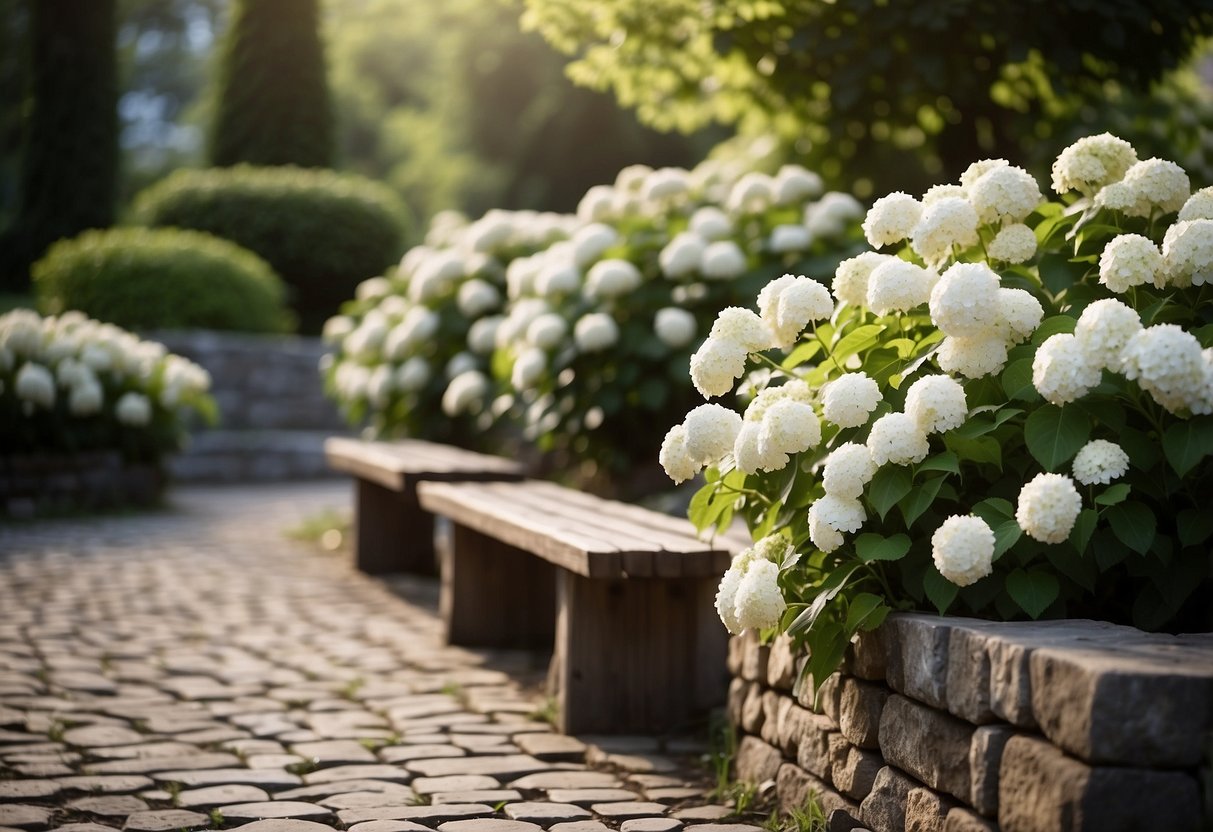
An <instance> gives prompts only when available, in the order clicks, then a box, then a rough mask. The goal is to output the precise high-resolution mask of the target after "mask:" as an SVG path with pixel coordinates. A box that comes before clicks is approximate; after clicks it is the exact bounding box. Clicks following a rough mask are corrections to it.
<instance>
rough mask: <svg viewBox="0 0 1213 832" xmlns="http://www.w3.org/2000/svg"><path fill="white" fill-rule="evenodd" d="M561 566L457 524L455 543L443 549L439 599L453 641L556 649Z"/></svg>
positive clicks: (491, 645)
mask: <svg viewBox="0 0 1213 832" xmlns="http://www.w3.org/2000/svg"><path fill="white" fill-rule="evenodd" d="M456 552H457V553H458V556H456V555H455V553H456ZM557 571H558V570H557V569H556V567H554V566H552V565H551V564H550V563H547V562H546V561H543V560H540V559H539V558H537V557H535V556H534V555H531V554H530V553H528V552H524V551H522V550H521V549H516V548H514V547H513V546H510V545H507V544H505V543H502V542H501V541H499V540H497V539H495V538H492V537H488V536H487V535H483V534H481V533H480V532H478V531H476V530H474V529H469V528H468V527H466V526H461V525H459V524H458V523H455V524H452V528H451V545H450V546H449V547H447V548H446V549H445V550H444V551H443V553H442V594H441V596H440V602H439V603H440V607H441V611H442V620H443V622H444V623H445V625H446V632H447V641H448V642H449V643H450V644H458V645H462V646H464V647H542V648H545V649H547V648H550V647H551V645H552V638H553V635H554V633H555V629H556V627H555V617H556V572H557Z"/></svg>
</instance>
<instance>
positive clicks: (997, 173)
mask: <svg viewBox="0 0 1213 832" xmlns="http://www.w3.org/2000/svg"><path fill="white" fill-rule="evenodd" d="M997 161H1000V162H1001V161H1003V160H1002V159H999V160H997ZM961 183H962V184H963V183H964V178H963V177H962V178H961ZM965 190H966V192H967V193H968V197H969V202H970V203H971V204H972V205H973V208H974V210H976V211H977V219H978V221H979V222H980V223H981V224H982V225H993V224H995V223H1001V224H1007V223H1022V222H1023V221H1024V219H1026V218H1027V216H1028V215H1029V214H1031V213H1032V212H1033V211H1035V210H1036V206H1038V205H1040V203H1041V202H1042V201H1044V197H1042V196H1041V194H1040V185H1038V184H1037V183H1036V179H1035V177H1033V176H1032V174H1030V173H1028V172H1027V171H1026V170H1024V169H1023V168H1018V167H1015V166H1013V165H1008V164H1005V163H1004V164H1001V165H996V166H995V167H992V168H990V169H989V170H987V171H986V172H985V173H983V174H982V175H981V176H979V177H978V178H977V180H976V181H975V182H973V183H972V184H971V185H967V186H965ZM1033 242H1035V240H1033ZM1034 249H1035V246H1033V250H1034ZM1030 256H1031V255H1029V257H1030ZM999 259H1005V258H999ZM1024 259H1025V260H1026V259H1027V258H1026V257H1025V258H1024ZM1011 262H1021V261H1011Z"/></svg>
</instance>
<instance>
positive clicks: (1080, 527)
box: [1070, 508, 1099, 555]
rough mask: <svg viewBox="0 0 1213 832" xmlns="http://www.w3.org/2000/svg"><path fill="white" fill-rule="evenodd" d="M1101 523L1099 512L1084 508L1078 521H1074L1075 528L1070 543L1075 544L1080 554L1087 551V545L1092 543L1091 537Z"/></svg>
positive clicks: (1071, 533)
mask: <svg viewBox="0 0 1213 832" xmlns="http://www.w3.org/2000/svg"><path fill="white" fill-rule="evenodd" d="M1098 523H1099V512H1097V511H1096V510H1095V509H1093V508H1084V509H1083V510H1082V511H1081V512H1079V514H1078V519H1077V520H1075V521H1074V528H1073V530H1071V532H1070V542H1071V543H1073V544H1074V548H1075V549H1076V550H1078V554H1080V555H1081V554H1082V553H1083V552H1085V551H1086V550H1087V544H1089V543H1090V542H1091V535H1093V534H1094V533H1095V526H1096V524H1098Z"/></svg>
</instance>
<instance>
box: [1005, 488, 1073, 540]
mask: <svg viewBox="0 0 1213 832" xmlns="http://www.w3.org/2000/svg"><path fill="white" fill-rule="evenodd" d="M1080 511H1082V497H1080V496H1079V494H1078V489H1077V488H1075V487H1074V480H1072V479H1070V478H1069V477H1067V476H1065V475H1064V474H1037V475H1036V476H1035V477H1033V478H1032V479H1031V481H1030V482H1028V483H1027V484H1026V485H1024V487H1023V489H1022V490H1021V491H1020V492H1019V504H1018V505H1017V506H1016V507H1015V522H1017V523H1018V524H1019V527H1020V528H1021V529H1023V530H1024V532H1025V533H1026V534H1027V535H1028V537H1030V538H1032V539H1033V540H1039V541H1040V542H1041V543H1061V542H1062V541H1063V540H1065V539H1066V538H1068V537H1069V536H1070V531H1071V530H1072V529H1073V528H1074V521H1076V520H1077V519H1078V514H1079V512H1080Z"/></svg>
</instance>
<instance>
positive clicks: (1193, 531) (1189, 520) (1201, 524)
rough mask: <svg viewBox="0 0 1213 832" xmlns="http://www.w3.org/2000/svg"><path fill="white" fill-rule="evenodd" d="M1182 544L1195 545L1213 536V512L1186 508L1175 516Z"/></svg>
mask: <svg viewBox="0 0 1213 832" xmlns="http://www.w3.org/2000/svg"><path fill="white" fill-rule="evenodd" d="M1175 524H1176V526H1177V528H1178V530H1179V543H1180V545H1181V546H1195V545H1196V544H1198V543H1204V542H1205V541H1206V540H1208V539H1209V537H1210V536H1213V512H1209V511H1198V510H1197V509H1194V508H1186V509H1184V510H1183V511H1181V512H1180V513H1179V514H1178V515H1177V516H1176V518H1175Z"/></svg>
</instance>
